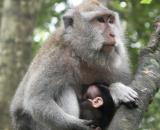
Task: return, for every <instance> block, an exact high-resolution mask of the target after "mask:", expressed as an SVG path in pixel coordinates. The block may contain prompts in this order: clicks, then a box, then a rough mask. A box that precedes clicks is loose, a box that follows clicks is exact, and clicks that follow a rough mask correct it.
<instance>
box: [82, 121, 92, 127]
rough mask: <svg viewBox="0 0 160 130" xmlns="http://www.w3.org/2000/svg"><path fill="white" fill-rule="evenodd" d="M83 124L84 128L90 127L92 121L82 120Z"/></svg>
mask: <svg viewBox="0 0 160 130" xmlns="http://www.w3.org/2000/svg"><path fill="white" fill-rule="evenodd" d="M83 124H85V125H86V126H91V125H93V124H94V121H93V120H83Z"/></svg>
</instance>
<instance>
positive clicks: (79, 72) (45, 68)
mask: <svg viewBox="0 0 160 130" xmlns="http://www.w3.org/2000/svg"><path fill="white" fill-rule="evenodd" d="M103 10H104V7H103ZM95 11H96V9H95ZM107 11H108V9H106V12H107ZM109 12H112V13H113V14H114V13H115V12H113V11H111V10H110V11H109ZM87 13H89V11H87V12H85V11H83V13H82V14H81V13H80V12H79V11H77V10H76V9H75V10H74V9H73V10H72V14H71V15H70V16H69V17H70V18H72V19H73V21H74V22H73V25H69V24H70V22H69V23H68V22H66V23H67V25H66V26H65V29H64V28H61V29H57V31H56V32H55V33H54V34H52V36H51V37H50V39H49V40H48V41H47V42H46V44H44V46H43V47H42V48H41V50H40V52H39V53H38V54H37V56H36V57H35V58H34V60H33V61H32V63H31V65H30V67H29V69H28V72H27V73H26V75H25V77H24V78H23V80H22V81H21V83H20V85H19V87H18V89H17V91H16V94H15V96H14V99H13V101H12V104H11V109H10V111H11V117H12V120H13V126H14V129H15V130H89V129H90V128H89V126H88V125H89V123H90V121H86V120H82V119H79V106H78V101H77V98H78V97H79V96H80V95H79V92H80V89H81V88H80V86H81V85H82V84H90V83H94V82H106V83H107V84H109V85H110V86H116V87H114V89H112V94H113V95H114V100H115V101H116V103H119V102H120V100H121V101H126V100H123V99H120V98H119V95H121V94H122V95H123V94H124V92H121V91H119V88H118V92H117V86H119V87H120V88H121V86H123V88H125V87H124V86H125V85H121V84H120V85H119V84H113V83H116V82H123V83H128V82H129V81H130V79H129V77H130V69H129V64H128V54H127V52H126V49H125V47H124V41H123V39H124V38H123V32H122V29H121V27H120V23H119V18H118V16H116V22H117V23H116V24H115V26H113V27H112V28H113V29H114V30H115V35H116V42H117V44H116V47H115V49H114V50H113V51H112V52H111V53H110V54H109V55H106V54H105V53H103V52H101V49H102V47H103V43H104V42H106V41H105V39H104V37H103V36H102V32H101V30H98V29H96V28H95V27H94V26H92V24H90V19H89V20H87V18H86V17H84V16H87V15H88V14H87ZM93 14H94V10H92V15H93ZM67 15H68V14H67ZM98 15H99V14H98ZM115 15H117V14H115ZM67 17H68V16H67ZM67 17H66V18H67ZM93 17H94V15H93ZM66 20H67V19H66ZM83 65H84V66H85V69H84V68H83V67H82V66H83ZM85 70H87V71H89V73H87V71H85ZM90 71H91V73H90ZM92 73H93V74H92ZM88 77H90V78H88ZM111 88H112V87H111ZM126 88H128V87H127V86H126ZM123 90H124V91H125V89H123ZM132 91H133V90H132ZM116 92H117V93H118V95H115V94H116ZM128 94H131V92H130V89H127V91H126V93H125V95H127V96H128ZM131 95H132V94H131ZM132 96H133V98H135V96H134V95H132ZM128 99H130V97H128ZM127 101H128V100H127Z"/></svg>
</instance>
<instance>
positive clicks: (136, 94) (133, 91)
mask: <svg viewBox="0 0 160 130" xmlns="http://www.w3.org/2000/svg"><path fill="white" fill-rule="evenodd" d="M130 94H132V95H134V96H135V97H138V93H137V92H136V91H135V90H133V89H131V90H130Z"/></svg>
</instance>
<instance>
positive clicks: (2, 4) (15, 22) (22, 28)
mask: <svg viewBox="0 0 160 130" xmlns="http://www.w3.org/2000/svg"><path fill="white" fill-rule="evenodd" d="M103 1H104V3H105V4H106V5H107V7H109V8H111V9H113V10H115V11H118V12H119V13H120V17H121V20H122V23H123V26H124V28H125V29H126V32H125V33H126V38H127V41H126V42H127V43H128V44H127V47H128V50H129V53H130V59H131V62H132V63H131V67H132V70H133V73H135V70H136V66H137V62H138V55H139V51H140V49H141V48H143V47H144V46H145V45H146V44H147V43H148V41H149V38H150V35H151V32H152V30H153V28H154V27H153V22H154V20H155V18H156V16H158V15H160V0H142V1H140V0H114V1H113V0H103ZM81 2H82V0H68V1H67V0H0V130H11V125H10V124H11V123H10V116H9V104H10V101H11V100H12V97H13V95H14V93H15V90H16V88H17V86H18V84H19V82H20V81H21V79H22V78H23V76H24V74H25V72H26V70H27V68H28V65H29V63H30V62H31V60H32V58H33V57H34V56H35V54H36V53H37V51H38V49H39V48H40V47H41V45H42V44H43V43H44V41H45V40H46V39H47V37H48V36H49V35H51V33H52V32H54V31H55V30H56V27H57V26H59V25H60V24H62V23H61V17H62V14H63V13H64V12H65V10H66V9H68V8H70V7H73V6H76V5H78V4H79V3H81ZM159 107H160V92H159V93H157V94H156V96H155V98H154V100H153V102H152V103H151V104H150V106H149V108H148V109H147V110H146V113H145V116H144V119H143V121H142V123H141V125H140V128H139V130H160V108H159Z"/></svg>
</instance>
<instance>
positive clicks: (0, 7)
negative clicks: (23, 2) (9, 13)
mask: <svg viewBox="0 0 160 130" xmlns="http://www.w3.org/2000/svg"><path fill="white" fill-rule="evenodd" d="M2 5H3V0H1V1H0V25H1V17H2ZM0 28H1V27H0Z"/></svg>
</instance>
